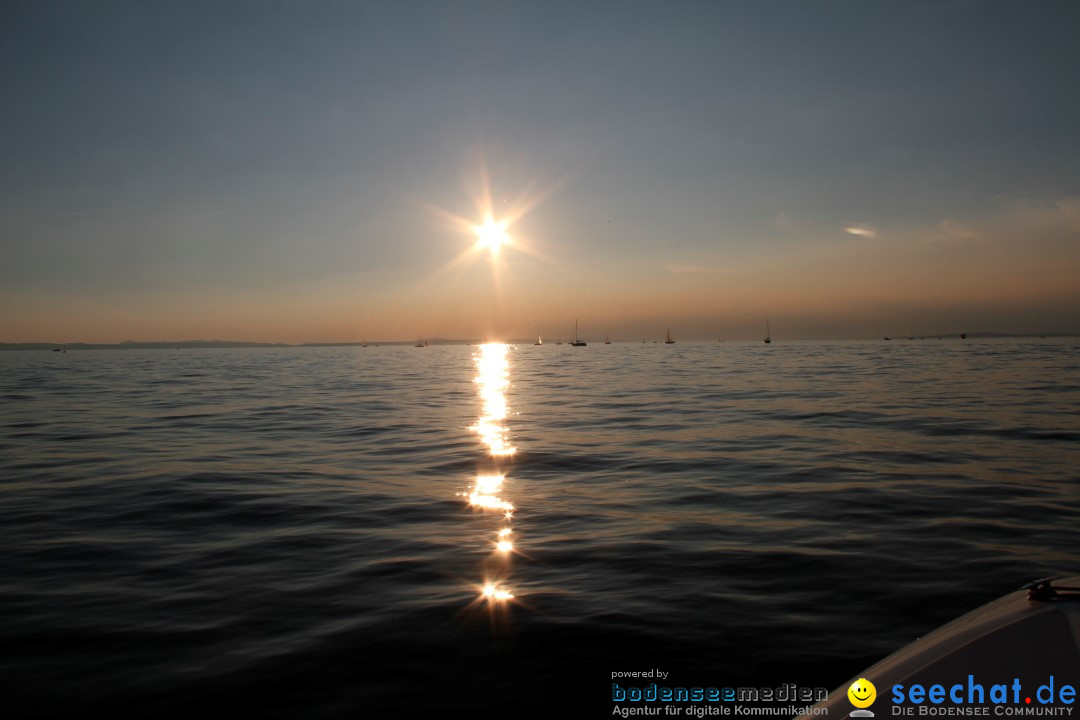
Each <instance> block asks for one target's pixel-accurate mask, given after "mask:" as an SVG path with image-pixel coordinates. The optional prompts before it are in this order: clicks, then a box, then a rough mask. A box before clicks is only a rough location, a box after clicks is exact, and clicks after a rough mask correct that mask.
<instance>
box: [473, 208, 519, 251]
mask: <svg viewBox="0 0 1080 720" xmlns="http://www.w3.org/2000/svg"><path fill="white" fill-rule="evenodd" d="M506 226H507V223H506V222H496V220H495V218H493V217H491V216H490V215H488V216H487V218H485V219H484V224H483V225H477V226H475V227H474V228H473V232H474V233H476V247H478V248H487V249H488V250H490V251H491V254H492V255H495V254H497V253H498V252H499V248H500V247H501V246H502V245H503V244H504V243H506V242H507V241H509V240H510V238H509V237H508V236H507V234H506Z"/></svg>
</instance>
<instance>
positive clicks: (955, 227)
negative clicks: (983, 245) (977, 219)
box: [938, 218, 979, 240]
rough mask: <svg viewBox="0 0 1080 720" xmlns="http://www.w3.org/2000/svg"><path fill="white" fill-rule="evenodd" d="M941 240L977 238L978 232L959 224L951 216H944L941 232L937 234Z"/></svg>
mask: <svg viewBox="0 0 1080 720" xmlns="http://www.w3.org/2000/svg"><path fill="white" fill-rule="evenodd" d="M938 238H939V239H941V240H978V239H979V233H978V232H977V231H975V230H973V229H971V228H970V227H967V226H965V225H961V224H960V223H958V222H957V221H955V220H953V219H952V218H946V219H945V220H944V221H942V223H941V232H940V233H939V234H938Z"/></svg>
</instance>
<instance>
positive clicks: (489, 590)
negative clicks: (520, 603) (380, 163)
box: [483, 583, 514, 600]
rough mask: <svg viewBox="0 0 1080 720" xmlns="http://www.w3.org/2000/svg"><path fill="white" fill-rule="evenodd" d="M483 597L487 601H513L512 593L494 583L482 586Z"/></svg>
mask: <svg viewBox="0 0 1080 720" xmlns="http://www.w3.org/2000/svg"><path fill="white" fill-rule="evenodd" d="M483 595H484V597H486V598H487V599H489V600H513V599H514V593H512V592H510V591H509V590H507V589H506V588H503V587H500V586H498V585H496V584H495V583H488V584H486V585H484V592H483Z"/></svg>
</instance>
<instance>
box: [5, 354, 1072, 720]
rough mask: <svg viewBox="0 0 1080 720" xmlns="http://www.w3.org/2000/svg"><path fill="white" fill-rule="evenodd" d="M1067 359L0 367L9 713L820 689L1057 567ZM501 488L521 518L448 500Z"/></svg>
mask: <svg viewBox="0 0 1080 720" xmlns="http://www.w3.org/2000/svg"><path fill="white" fill-rule="evenodd" d="M1078 351H1080V346H1078V344H1077V342H1076V341H1075V340H1042V341H1036V340H1028V341H1019V340H1018V341H1004V340H1002V341H967V342H966V343H962V342H960V341H956V340H953V341H948V340H946V341H925V342H906V341H895V342H891V343H885V342H877V343H778V344H775V345H773V346H771V347H765V346H762V345H759V344H753V345H751V344H733V343H728V344H723V345H720V344H713V345H690V344H677V345H674V346H664V345H663V344H661V345H654V344H652V343H649V344H646V345H638V344H629V345H619V344H616V345H611V346H604V345H590V346H589V347H587V348H571V347H569V346H565V345H564V346H561V347H559V346H553V345H546V346H544V347H542V348H534V347H532V346H517V347H513V348H511V349H510V350H509V351H507V352H506V353H505V356H504V355H503V354H502V353H501V352H499V351H494V352H492V351H489V352H488V353H483V352H482V351H481V350H480V349H479V348H475V347H471V348H470V347H429V348H425V349H419V348H411V347H406V348H397V347H382V348H370V347H369V348H320V349H316V348H307V349H244V350H184V351H92V352H81V353H76V352H70V353H67V354H61V353H36V352H9V353H2V354H0V528H2V535H3V538H4V539H3V545H2V548H0V678H2V680H0V683H2V686H3V687H4V688H5V689H4V694H5V711H6V712H10V713H13V714H12V715H10V716H12V717H25V716H35V715H56V714H66V715H72V716H75V715H84V714H87V713H89V712H90V711H91V710H95V711H96V710H109V711H112V712H113V716H114V717H119V716H125V717H126V716H135V715H143V714H144V713H145V714H152V713H157V714H167V715H172V714H175V715H185V714H190V713H193V712H201V711H205V710H206V709H208V708H213V709H219V710H220V709H222V708H224V707H229V708H233V709H237V710H240V711H243V712H245V713H246V715H245V716H250V717H338V716H340V717H394V716H407V715H413V714H421V713H426V716H428V717H436V716H440V715H441V713H438V712H426V711H435V710H447V711H448V710H451V709H469V710H478V711H482V712H481V713H480V715H479V716H480V717H485V716H487V714H488V713H490V712H494V711H509V712H510V713H511V714H512V715H513V716H518V717H520V716H525V715H529V714H539V713H541V712H546V711H548V710H550V709H560V710H561V711H562V714H563V715H564V716H566V717H608V716H609V713H610V707H611V706H610V703H608V702H607V700H608V699H610V695H608V693H609V692H610V683H611V673H612V672H614V671H621V670H643V669H648V668H652V667H658V668H661V669H663V670H665V671H667V672H670V673H671V677H670V680H671V682H672V684H699V685H706V686H707V685H716V686H723V685H728V684H753V685H778V684H780V683H781V682H795V683H798V684H800V685H803V686H814V685H824V686H827V687H828V688H829V689H830V690H831V689H833V688H834V687H836V686H837V685H839V684H840V683H841V682H843V681H845V680H846V679H848V678H849V677H851V676H853V675H855V674H856V673H858V672H859V671H860V670H862V669H863V668H865V667H866V666H867V665H869V664H870V663H871V662H873V661H875V660H877V659H879V658H880V657H882V656H884V655H886V654H888V653H890V652H892V651H893V650H895V649H897V648H898V647H899V646H901V645H903V644H906V643H907V642H909V641H911V640H913V639H914V638H915V637H917V636H919V635H922V634H924V633H926V632H928V631H929V630H931V629H933V628H934V627H936V626H938V625H940V624H941V623H943V622H945V621H947V620H949V619H951V618H953V617H955V616H957V615H959V614H961V613H963V612H966V611H967V610H970V609H972V608H973V607H975V606H977V605H979V604H982V603H983V602H986V601H988V600H991V599H993V598H995V597H997V596H998V595H1000V594H1002V593H1004V592H1007V591H1010V590H1012V589H1014V588H1015V587H1016V586H1017V585H1019V584H1020V583H1021V582H1023V581H1024V580H1027V579H1030V578H1033V577H1039V576H1044V575H1053V574H1070V573H1072V574H1075V573H1076V572H1077V570H1078V567H1080V557H1078V555H1080V500H1078V491H1080V420H1078V411H1080V353H1078ZM504 360H505V366H504V365H503V364H502V363H503V361H504ZM504 373H505V376H506V379H507V380H508V381H509V385H508V386H506V387H505V388H504V387H502V386H501V385H500V382H499V380H500V378H501V377H503V374H504ZM478 375H480V376H481V379H482V381H481V382H476V381H475V379H476V378H477V377H478ZM503 400H505V403H506V407H507V411H508V414H507V416H506V417H505V419H502V420H500V418H499V415H500V413H499V410H500V404H501V402H502V401H503ZM485 414H486V415H487V416H489V417H487V418H486V419H485V420H484V421H480V418H481V416H482V415H485ZM485 430H486V431H487V432H486V438H487V440H488V444H485V442H483V439H484V437H485V435H484V431H485ZM500 441H501V442H504V443H506V444H507V445H509V446H513V447H514V448H516V453H515V454H513V455H508V456H505V457H502V458H498V457H495V458H493V457H491V455H490V452H489V451H490V449H491V447H495V448H496V449H497V448H498V447H499V445H498V443H499V442H500ZM499 474H501V475H503V476H504V480H503V481H502V485H501V487H499V488H498V489H491V488H489V490H490V493H489V495H490V497H489V499H488V504H491V505H496V504H498V503H512V504H513V506H514V510H513V512H512V514H511V517H509V518H507V517H506V511H505V510H502V509H498V508H489V509H487V510H483V509H479V508H477V507H475V506H470V505H469V503H468V497H467V495H468V493H469V492H470V491H471V490H472V489H474V488H475V487H476V486H477V484H478V482H479V483H480V484H483V483H485V482H497V481H484V480H480V481H478V476H485V477H490V476H492V475H496V476H497V475H499ZM495 498H497V500H496V499H495ZM479 501H480V502H484V499H483V498H480V499H479ZM504 527H506V528H510V529H511V530H512V533H511V534H510V535H509V537H510V538H511V539H512V540H513V541H514V549H513V551H512V552H510V553H500V552H499V551H497V550H496V549H495V546H494V543H495V540H496V536H497V533H498V531H499V529H500V528H504ZM485 580H489V581H491V582H493V583H494V584H495V585H496V586H497V589H498V590H499V591H504V592H507V593H511V594H513V595H514V597H513V598H512V599H508V600H499V599H496V598H491V597H484V596H483V594H482V593H483V585H484V581H485ZM593 698H595V700H593ZM571 701H573V703H572V702H571ZM582 701H584V702H588V703H593V702H595V706H593V705H588V706H587V707H585V706H581V705H575V704H574V703H580V702H582ZM573 708H576V709H573Z"/></svg>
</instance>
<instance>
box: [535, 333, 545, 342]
mask: <svg viewBox="0 0 1080 720" xmlns="http://www.w3.org/2000/svg"><path fill="white" fill-rule="evenodd" d="M543 344H544V341H543V340H541V339H540V333H536V342H534V343H533V345H543Z"/></svg>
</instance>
